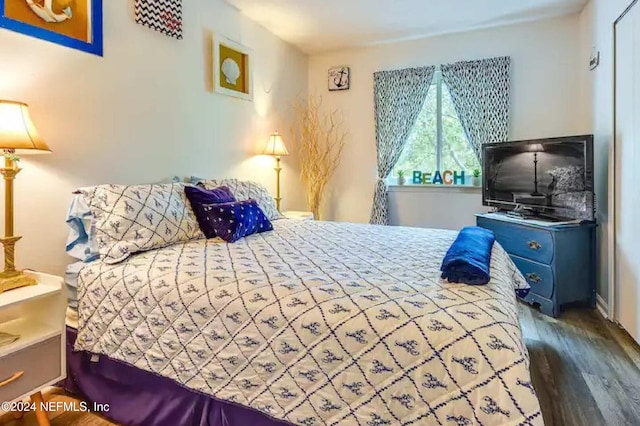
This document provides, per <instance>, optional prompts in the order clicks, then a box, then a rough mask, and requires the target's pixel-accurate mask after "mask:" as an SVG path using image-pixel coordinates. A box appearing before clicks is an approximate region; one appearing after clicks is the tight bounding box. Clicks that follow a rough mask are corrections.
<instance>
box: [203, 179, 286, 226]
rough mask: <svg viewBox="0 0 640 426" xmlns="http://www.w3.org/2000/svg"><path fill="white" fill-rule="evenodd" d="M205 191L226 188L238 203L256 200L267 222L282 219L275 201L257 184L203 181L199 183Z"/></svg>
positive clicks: (236, 181)
mask: <svg viewBox="0 0 640 426" xmlns="http://www.w3.org/2000/svg"><path fill="white" fill-rule="evenodd" d="M199 183H200V184H202V185H204V187H205V188H206V189H213V188H217V187H218V186H226V187H227V188H229V189H230V190H231V192H232V193H233V196H234V197H236V200H238V201H246V200H249V199H253V200H256V202H257V203H258V206H259V207H260V210H262V211H263V212H264V214H265V216H267V218H269V220H276V219H282V218H283V217H284V216H282V215H281V214H280V212H279V211H278V208H277V207H276V201H275V200H274V199H273V197H272V196H271V195H270V194H269V191H267V188H265V187H264V186H262V185H260V184H259V183H256V182H253V181H250V180H238V179H221V180H217V179H205V180H201V181H200V182H199Z"/></svg>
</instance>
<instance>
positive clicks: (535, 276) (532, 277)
mask: <svg viewBox="0 0 640 426" xmlns="http://www.w3.org/2000/svg"><path fill="white" fill-rule="evenodd" d="M527 278H529V281H531V282H532V283H536V284H538V283H539V282H540V281H542V278H540V276H539V275H538V274H533V273H530V274H527Z"/></svg>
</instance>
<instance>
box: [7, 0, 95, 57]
mask: <svg viewBox="0 0 640 426" xmlns="http://www.w3.org/2000/svg"><path fill="white" fill-rule="evenodd" d="M7 1H11V0H0V28H5V29H7V30H11V31H15V32H18V33H22V34H26V35H28V36H31V37H36V38H39V39H41V40H46V41H50V42H52V43H56V44H60V45H62V46H67V47H70V48H72V49H78V50H82V51H84V52H88V53H92V54H94V55H98V56H102V55H103V53H104V46H103V34H102V31H103V24H102V0H91V30H92V39H91V42H89V43H87V42H84V41H81V40H77V39H75V38H72V37H69V36H66V35H63V34H58V33H56V32H54V31H49V30H46V29H44V28H39V27H36V26H33V25H30V24H27V23H24V22H20V21H16V20H14V19H11V18H7V17H6V16H5V3H6V2H7ZM13 1H15V0H13Z"/></svg>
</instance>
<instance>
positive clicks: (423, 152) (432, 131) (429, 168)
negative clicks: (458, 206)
mask: <svg viewBox="0 0 640 426" xmlns="http://www.w3.org/2000/svg"><path fill="white" fill-rule="evenodd" d="M477 168H480V164H479V162H478V159H477V158H476V155H475V153H474V152H473V149H471V146H470V145H469V141H468V140H467V136H466V134H465V132H464V129H463V128H462V124H461V123H460V119H459V118H458V114H457V113H456V110H455V107H454V105H453V100H452V99H451V94H450V93H449V89H448V88H447V85H446V84H444V83H443V81H442V74H441V73H440V69H438V68H437V69H436V72H435V75H434V77H433V83H432V84H431V87H430V88H429V94H428V95H427V99H426V100H425V102H424V106H423V107H422V111H421V112H420V115H419V116H418V120H417V121H416V124H415V126H414V128H413V131H412V133H411V135H410V136H409V140H408V141H407V145H406V147H405V149H404V151H403V152H402V155H401V156H400V160H399V161H398V163H397V164H396V167H395V168H394V170H393V173H392V176H391V178H392V179H391V180H392V183H395V177H396V176H397V174H398V171H400V170H402V171H404V173H405V175H406V177H407V183H411V182H412V174H413V171H415V170H419V171H421V172H431V173H433V172H435V171H436V170H440V171H441V172H444V171H445V170H452V171H464V172H465V184H471V177H472V175H473V170H474V169H477Z"/></svg>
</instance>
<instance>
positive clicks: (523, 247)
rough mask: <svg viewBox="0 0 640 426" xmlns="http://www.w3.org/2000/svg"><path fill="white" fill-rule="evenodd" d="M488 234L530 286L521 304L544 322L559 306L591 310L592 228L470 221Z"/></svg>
mask: <svg viewBox="0 0 640 426" xmlns="http://www.w3.org/2000/svg"><path fill="white" fill-rule="evenodd" d="M476 223H477V225H478V226H480V227H482V228H486V229H490V230H492V231H493V233H494V234H495V236H496V241H497V242H499V243H500V245H501V246H502V247H503V248H504V249H505V251H506V252H507V253H508V254H509V255H510V257H511V259H512V260H513V262H514V263H515V265H516V266H517V267H518V269H519V270H520V272H522V275H523V276H524V278H525V279H526V280H527V282H528V283H529V285H530V286H531V291H530V292H529V294H528V295H527V296H526V297H525V298H524V299H523V300H524V301H525V302H527V303H529V304H537V305H539V306H540V310H541V311H542V312H543V313H544V314H546V315H550V316H554V317H556V316H558V315H559V314H560V309H561V308H562V306H563V305H565V304H569V303H574V302H582V303H584V304H585V305H587V306H588V307H590V308H595V305H596V269H595V265H596V224H595V222H580V221H578V222H576V221H573V222H562V223H558V222H555V223H554V222H544V221H542V220H538V219H530V220H527V219H519V218H515V217H513V216H512V215H507V214H504V213H503V214H497V213H489V214H480V215H476Z"/></svg>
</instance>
